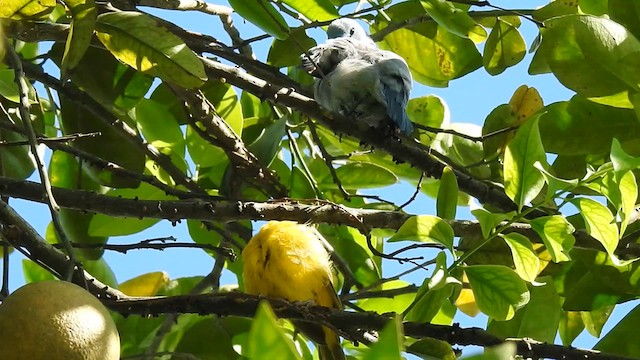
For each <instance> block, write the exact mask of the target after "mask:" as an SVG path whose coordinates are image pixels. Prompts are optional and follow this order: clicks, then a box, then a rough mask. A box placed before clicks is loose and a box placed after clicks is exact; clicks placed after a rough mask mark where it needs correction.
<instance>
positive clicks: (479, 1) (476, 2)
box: [448, 0, 544, 27]
mask: <svg viewBox="0 0 640 360" xmlns="http://www.w3.org/2000/svg"><path fill="white" fill-rule="evenodd" d="M448 1H451V2H453V3H458V4H465V5H472V6H478V7H483V6H486V7H490V8H493V9H496V10H500V11H505V12H510V13H512V14H513V15H518V16H520V17H522V18H524V19H526V20H529V21H531V22H532V23H534V24H535V25H536V26H537V27H544V23H542V22H541V21H538V20H536V19H534V18H533V17H532V16H528V14H525V13H524V12H523V11H521V10H510V9H505V8H501V7H499V6H495V5H492V4H491V3H489V1H486V0H448Z"/></svg>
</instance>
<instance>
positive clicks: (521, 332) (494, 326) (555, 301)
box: [487, 277, 562, 343]
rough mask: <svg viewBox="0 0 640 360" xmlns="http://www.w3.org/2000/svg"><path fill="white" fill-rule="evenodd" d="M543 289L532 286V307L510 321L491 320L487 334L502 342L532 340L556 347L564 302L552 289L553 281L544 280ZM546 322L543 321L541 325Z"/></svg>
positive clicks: (522, 310)
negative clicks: (497, 337) (508, 339)
mask: <svg viewBox="0 0 640 360" xmlns="http://www.w3.org/2000/svg"><path fill="white" fill-rule="evenodd" d="M540 280H541V281H544V283H545V284H544V285H542V286H533V285H530V286H529V291H530V294H531V299H530V300H529V303H528V304H527V305H525V306H524V307H523V308H522V309H520V310H518V311H517V312H516V315H515V316H514V317H513V319H511V320H509V321H497V320H494V319H489V324H488V326H487V331H489V332H490V333H492V334H494V335H496V336H499V337H501V338H531V339H534V340H536V341H541V342H547V343H553V342H554V340H555V337H556V330H557V329H558V325H559V322H560V312H561V307H562V299H561V298H560V296H559V295H558V293H557V292H556V289H555V287H554V285H553V278H551V277H544V278H541V279H540ZM541 319H544V321H540V320H541Z"/></svg>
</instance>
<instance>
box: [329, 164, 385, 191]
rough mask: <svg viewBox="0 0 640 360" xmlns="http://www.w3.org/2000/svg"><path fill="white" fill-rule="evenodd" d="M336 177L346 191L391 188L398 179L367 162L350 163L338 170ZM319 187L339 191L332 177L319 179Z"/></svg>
mask: <svg viewBox="0 0 640 360" xmlns="http://www.w3.org/2000/svg"><path fill="white" fill-rule="evenodd" d="M336 175H337V176H338V179H340V182H341V183H342V186H343V187H344V188H345V189H372V188H380V187H385V186H390V185H393V184H395V183H397V182H398V178H397V177H396V176H395V175H394V174H393V173H392V172H391V171H389V170H387V169H385V168H383V167H382V166H379V165H375V164H370V163H366V162H349V163H347V164H345V165H342V166H340V167H339V168H337V169H336ZM317 181H318V186H320V187H321V188H324V189H337V185H336V184H335V183H334V182H333V179H332V178H331V176H323V177H320V178H318V179H317Z"/></svg>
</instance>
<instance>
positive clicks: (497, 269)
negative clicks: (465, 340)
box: [464, 265, 529, 320]
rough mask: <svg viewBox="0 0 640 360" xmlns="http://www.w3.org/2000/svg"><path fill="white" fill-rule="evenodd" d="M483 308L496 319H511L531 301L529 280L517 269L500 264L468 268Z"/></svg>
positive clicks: (470, 280)
mask: <svg viewBox="0 0 640 360" xmlns="http://www.w3.org/2000/svg"><path fill="white" fill-rule="evenodd" d="M464 270H465V273H466V274H467V277H468V278H469V284H471V289H472V290H473V294H474V295H475V297H476V301H477V302H478V307H479V308H480V310H481V311H482V312H483V313H485V314H487V315H488V316H490V317H492V318H494V319H496V320H509V319H511V318H513V316H514V315H515V311H516V310H518V309H519V308H521V307H523V306H524V305H526V304H527V303H528V302H529V290H527V285H526V283H525V282H524V281H523V280H522V279H521V278H520V277H519V276H518V274H516V273H515V272H514V271H513V270H511V269H509V268H508V267H506V266H500V265H473V266H467V267H465V268H464Z"/></svg>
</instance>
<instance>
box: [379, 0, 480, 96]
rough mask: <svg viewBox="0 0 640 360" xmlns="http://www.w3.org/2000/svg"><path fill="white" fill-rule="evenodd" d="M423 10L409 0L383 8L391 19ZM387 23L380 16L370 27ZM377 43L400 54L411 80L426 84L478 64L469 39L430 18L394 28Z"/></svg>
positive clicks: (440, 83)
mask: <svg viewBox="0 0 640 360" xmlns="http://www.w3.org/2000/svg"><path fill="white" fill-rule="evenodd" d="M423 12H424V9H423V8H422V6H420V4H419V3H418V2H411V1H408V2H401V3H398V4H396V5H393V6H391V7H389V8H388V9H386V10H385V13H386V14H387V15H389V16H390V17H391V18H392V19H393V21H394V22H397V21H403V20H408V19H410V18H413V17H415V16H416V14H420V13H423ZM463 15H464V16H467V15H466V14H463ZM387 25H388V23H387V20H386V19H384V17H381V16H380V17H378V18H377V19H376V22H375V23H374V24H372V26H371V30H372V32H373V33H375V32H377V31H380V30H382V29H384V28H385V27H387ZM378 45H379V46H380V47H381V48H383V49H385V50H391V51H393V52H395V53H397V54H398V55H400V56H402V57H403V58H404V59H405V60H406V61H407V63H408V64H409V68H410V69H411V74H412V75H413V78H414V80H415V81H417V82H419V83H422V84H425V85H429V86H435V87H446V86H447V85H448V83H449V81H450V80H452V79H456V78H458V77H461V76H463V75H465V74H467V73H469V72H471V71H473V70H475V69H477V68H479V67H480V66H482V57H481V56H480V53H479V52H478V49H477V48H476V46H475V44H474V43H473V41H471V40H469V39H466V38H462V37H459V36H457V35H454V34H453V33H451V32H449V31H447V30H446V29H444V28H443V27H440V26H438V25H437V24H436V23H434V22H424V23H420V24H417V25H415V26H412V27H407V28H401V29H398V30H396V31H394V32H392V33H390V34H389V35H387V36H385V37H384V40H382V41H381V42H380V43H379V44H378Z"/></svg>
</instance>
